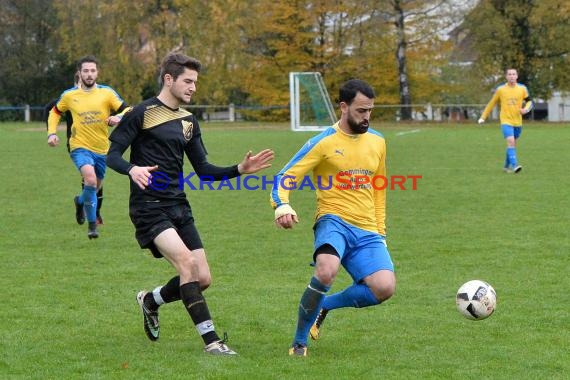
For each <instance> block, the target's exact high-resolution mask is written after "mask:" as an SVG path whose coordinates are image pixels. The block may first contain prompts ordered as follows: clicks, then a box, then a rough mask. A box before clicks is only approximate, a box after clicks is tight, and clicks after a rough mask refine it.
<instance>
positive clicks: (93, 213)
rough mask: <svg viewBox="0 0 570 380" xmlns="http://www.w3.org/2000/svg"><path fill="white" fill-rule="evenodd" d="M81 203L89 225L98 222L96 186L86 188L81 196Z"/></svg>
mask: <svg viewBox="0 0 570 380" xmlns="http://www.w3.org/2000/svg"><path fill="white" fill-rule="evenodd" d="M79 201H80V202H83V207H84V208H85V216H86V217H87V221H88V222H89V223H95V222H96V220H97V188H96V187H94V186H84V187H83V192H82V193H81V194H80V195H79Z"/></svg>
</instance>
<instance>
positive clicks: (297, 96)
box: [289, 72, 337, 131]
mask: <svg viewBox="0 0 570 380" xmlns="http://www.w3.org/2000/svg"><path fill="white" fill-rule="evenodd" d="M289 93H290V107H291V129H292V130H293V131H322V130H324V129H326V128H327V127H329V126H331V125H333V124H334V123H336V120H337V119H336V116H335V112H334V107H333V105H332V102H331V99H330V97H329V93H328V92H327V88H326V87H325V83H324V81H323V77H322V76H321V73H319V72H291V73H289Z"/></svg>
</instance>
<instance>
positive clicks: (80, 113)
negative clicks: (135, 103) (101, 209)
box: [48, 56, 127, 239]
mask: <svg viewBox="0 0 570 380" xmlns="http://www.w3.org/2000/svg"><path fill="white" fill-rule="evenodd" d="M77 71H78V73H79V79H80V83H81V86H74V87H73V88H70V89H68V90H66V91H64V92H63V93H62V94H61V96H60V97H59V99H58V100H57V102H56V104H55V106H54V107H53V108H52V109H51V111H50V113H49V117H48V145H49V146H52V147H53V146H57V145H58V144H59V138H58V136H57V134H56V132H57V125H58V123H59V120H60V119H61V115H62V114H63V113H65V112H68V111H69V112H70V114H71V118H72V120H73V123H72V125H71V136H70V138H69V150H70V156H71V160H72V161H73V163H74V164H75V166H76V167H77V169H78V170H79V172H80V173H81V176H82V177H83V183H84V187H83V191H82V192H81V194H80V195H78V196H76V197H75V198H74V203H75V208H76V212H75V214H76V219H77V223H79V224H83V223H84V222H85V216H86V217H87V221H88V229H87V236H88V237H89V239H92V238H97V237H99V232H98V231H97V223H96V218H97V217H96V212H97V211H96V210H97V189H99V188H100V187H101V185H102V182H103V178H104V177H105V170H106V163H105V160H106V155H107V151H108V150H109V125H114V124H116V121H115V120H114V119H113V117H112V114H114V113H118V112H121V111H123V110H124V109H126V107H127V106H126V104H125V102H124V101H123V99H122V98H121V97H120V96H119V94H117V92H116V91H115V90H113V89H112V88H111V87H109V86H105V85H100V84H97V82H96V81H97V75H98V67H97V60H96V59H95V57H93V56H86V57H83V58H81V59H80V60H79V62H78V65H77ZM84 215H85V216H84Z"/></svg>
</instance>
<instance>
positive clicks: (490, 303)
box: [455, 280, 497, 321]
mask: <svg viewBox="0 0 570 380" xmlns="http://www.w3.org/2000/svg"><path fill="white" fill-rule="evenodd" d="M455 303H456V305H457V310H459V312H460V313H461V314H462V315H463V316H464V317H465V318H468V319H473V320H477V321H480V320H482V319H485V318H487V317H489V316H490V315H491V314H493V312H494V311H495V306H496V305H497V293H495V289H493V287H492V286H491V285H489V284H488V283H486V282H485V281H481V280H471V281H467V282H466V283H465V284H463V285H461V287H460V288H459V290H458V291H457V295H456V297H455Z"/></svg>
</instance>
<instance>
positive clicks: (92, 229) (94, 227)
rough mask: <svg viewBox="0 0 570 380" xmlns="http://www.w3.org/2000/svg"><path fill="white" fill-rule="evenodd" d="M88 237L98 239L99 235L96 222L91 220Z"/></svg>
mask: <svg viewBox="0 0 570 380" xmlns="http://www.w3.org/2000/svg"><path fill="white" fill-rule="evenodd" d="M87 237H88V238H89V240H91V239H97V238H98V237H99V231H97V223H96V222H89V226H88V227H87Z"/></svg>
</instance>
